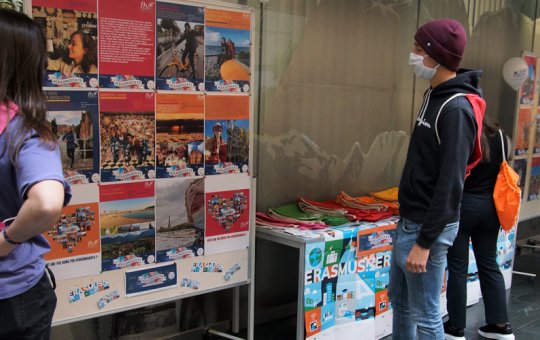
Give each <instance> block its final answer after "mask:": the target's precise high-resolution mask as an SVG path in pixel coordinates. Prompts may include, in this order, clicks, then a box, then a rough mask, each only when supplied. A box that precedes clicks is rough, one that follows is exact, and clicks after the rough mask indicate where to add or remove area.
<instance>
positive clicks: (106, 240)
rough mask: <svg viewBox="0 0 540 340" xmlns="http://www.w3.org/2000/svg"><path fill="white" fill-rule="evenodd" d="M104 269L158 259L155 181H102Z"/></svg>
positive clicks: (102, 248)
mask: <svg viewBox="0 0 540 340" xmlns="http://www.w3.org/2000/svg"><path fill="white" fill-rule="evenodd" d="M99 197H100V207H99V208H100V220H101V252H102V267H103V270H104V271H105V270H114V269H120V268H126V267H136V266H141V265H144V264H148V263H154V262H155V225H156V222H155V220H156V218H155V207H156V202H155V197H154V181H142V182H131V183H115V184H108V185H101V186H100V190H99Z"/></svg>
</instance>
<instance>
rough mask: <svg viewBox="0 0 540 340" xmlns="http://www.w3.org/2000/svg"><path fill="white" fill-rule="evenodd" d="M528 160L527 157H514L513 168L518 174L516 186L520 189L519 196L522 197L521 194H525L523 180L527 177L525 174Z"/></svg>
mask: <svg viewBox="0 0 540 340" xmlns="http://www.w3.org/2000/svg"><path fill="white" fill-rule="evenodd" d="M528 162H529V160H528V159H515V160H514V164H513V168H514V170H515V171H516V173H517V174H518V175H519V181H518V186H519V188H520V189H521V198H523V195H524V194H525V180H526V179H527V178H526V175H527V163H528Z"/></svg>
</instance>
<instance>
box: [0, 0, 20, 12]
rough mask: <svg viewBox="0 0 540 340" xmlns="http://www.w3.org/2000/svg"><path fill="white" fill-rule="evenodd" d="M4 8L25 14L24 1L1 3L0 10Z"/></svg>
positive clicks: (3, 1) (9, 0) (7, 0)
mask: <svg viewBox="0 0 540 340" xmlns="http://www.w3.org/2000/svg"><path fill="white" fill-rule="evenodd" d="M2 8H6V9H12V10H14V11H17V12H19V13H24V12H25V8H24V0H2V1H0V9H2Z"/></svg>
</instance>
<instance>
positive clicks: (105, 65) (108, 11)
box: [98, 0, 156, 90]
mask: <svg viewBox="0 0 540 340" xmlns="http://www.w3.org/2000/svg"><path fill="white" fill-rule="evenodd" d="M98 5H99V58H100V59H99V86H100V87H102V88H114V89H134V90H144V89H147V90H153V89H155V79H154V71H155V68H154V59H155V57H154V53H155V47H154V44H155V38H154V37H155V20H156V6H155V5H156V2H155V0H144V1H133V0H114V1H111V0H98Z"/></svg>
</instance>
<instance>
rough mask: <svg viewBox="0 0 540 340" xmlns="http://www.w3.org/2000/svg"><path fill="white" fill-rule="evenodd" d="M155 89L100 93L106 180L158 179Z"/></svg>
mask: <svg viewBox="0 0 540 340" xmlns="http://www.w3.org/2000/svg"><path fill="white" fill-rule="evenodd" d="M154 96H155V93H153V92H116V91H114V92H112V91H111V92H100V95H99V99H100V107H99V108H100V117H99V122H100V126H99V134H100V137H101V147H100V151H101V156H100V161H101V179H102V181H103V182H115V181H130V180H140V179H148V178H155V119H154Z"/></svg>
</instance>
